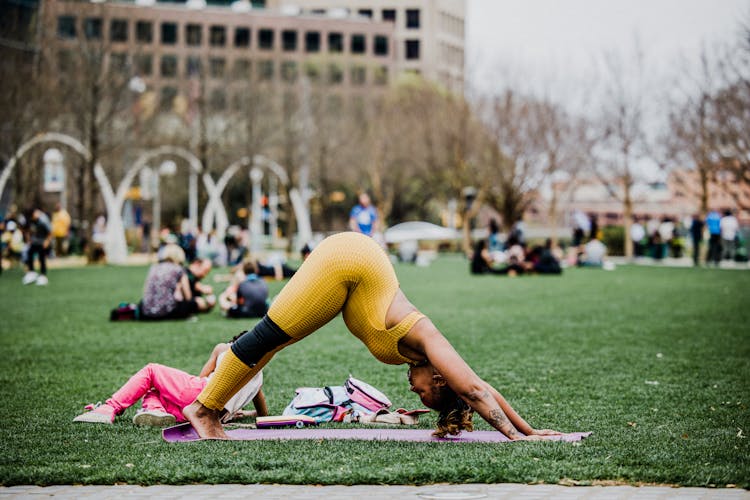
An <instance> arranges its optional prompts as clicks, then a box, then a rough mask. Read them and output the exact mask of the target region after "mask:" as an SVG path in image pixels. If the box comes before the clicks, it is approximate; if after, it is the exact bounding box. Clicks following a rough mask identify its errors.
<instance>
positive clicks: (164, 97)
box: [159, 59, 177, 111]
mask: <svg viewBox="0 0 750 500" xmlns="http://www.w3.org/2000/svg"><path fill="white" fill-rule="evenodd" d="M162 60H164V59H162ZM176 97H177V89H176V88H174V87H162V88H161V93H160V95H159V108H160V109H161V110H162V111H171V110H172V108H173V107H174V100H175V98H176Z"/></svg>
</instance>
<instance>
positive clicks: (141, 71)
mask: <svg viewBox="0 0 750 500" xmlns="http://www.w3.org/2000/svg"><path fill="white" fill-rule="evenodd" d="M133 60H134V61H135V72H136V74H137V75H140V76H150V75H151V74H152V73H153V71H154V58H153V57H152V56H151V54H136V55H135V56H133Z"/></svg>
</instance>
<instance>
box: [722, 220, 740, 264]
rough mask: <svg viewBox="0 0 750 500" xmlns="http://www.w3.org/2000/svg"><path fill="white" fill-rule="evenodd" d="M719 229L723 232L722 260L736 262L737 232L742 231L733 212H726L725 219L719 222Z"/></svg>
mask: <svg viewBox="0 0 750 500" xmlns="http://www.w3.org/2000/svg"><path fill="white" fill-rule="evenodd" d="M719 229H720V232H721V249H722V253H721V258H722V259H727V260H734V254H735V252H736V251H737V244H736V238H737V231H738V230H739V229H740V224H739V222H737V217H735V216H734V214H733V213H732V211H731V210H725V211H724V217H722V218H721V220H720V221H719Z"/></svg>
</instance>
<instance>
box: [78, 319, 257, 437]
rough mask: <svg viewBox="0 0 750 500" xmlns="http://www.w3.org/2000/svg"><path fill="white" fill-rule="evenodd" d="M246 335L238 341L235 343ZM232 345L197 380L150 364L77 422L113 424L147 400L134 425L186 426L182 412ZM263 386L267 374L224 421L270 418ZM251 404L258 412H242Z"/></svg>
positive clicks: (219, 348) (239, 397)
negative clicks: (249, 417) (129, 409)
mask: <svg viewBox="0 0 750 500" xmlns="http://www.w3.org/2000/svg"><path fill="white" fill-rule="evenodd" d="M244 333H245V332H243V333H242V334H240V335H239V336H238V337H235V338H234V339H233V341H234V340H237V339H238V338H239V337H241V336H242V335H243V334H244ZM230 345H231V344H230V343H222V344H217V345H216V347H214V349H213V351H212V352H211V356H210V357H209V358H208V361H206V364H205V365H204V366H203V369H202V370H201V371H200V373H199V374H198V375H197V376H195V375H190V374H189V373H186V372H184V371H182V370H178V369H177V368H171V367H169V366H164V365H160V364H157V363H149V364H147V365H146V366H144V367H143V368H141V369H140V370H139V371H138V372H137V373H136V374H135V375H133V376H132V377H130V380H128V381H127V382H126V383H125V385H123V386H122V387H121V388H120V389H119V390H118V391H117V392H115V393H114V394H113V395H112V397H111V398H109V399H108V400H107V401H106V402H105V403H104V404H101V403H97V404H95V405H88V406H86V409H87V410H90V411H86V412H84V413H82V414H81V415H78V416H77V417H76V418H74V419H73V421H74V422H89V423H98V424H112V423H114V420H115V416H117V415H121V414H122V413H123V412H124V411H125V409H126V408H128V407H130V406H132V405H134V404H135V403H137V402H138V400H139V399H141V398H143V403H142V404H141V406H142V407H141V408H140V409H139V410H138V412H137V413H136V414H135V416H134V417H133V423H134V424H136V425H152V426H158V427H166V426H169V425H174V424H175V423H177V422H184V421H185V417H183V416H182V409H183V408H184V407H185V406H187V405H189V404H190V403H192V402H193V401H194V400H195V398H196V396H197V395H198V394H199V393H200V392H201V391H202V390H203V388H204V387H205V386H206V384H207V383H208V381H209V380H210V379H211V377H212V376H213V373H214V371H215V369H216V367H217V366H218V365H219V364H221V362H222V360H223V359H224V354H225V353H226V351H228V350H229V347H230ZM262 385H263V373H262V372H258V374H257V375H255V376H254V377H253V378H251V379H250V381H249V382H248V383H247V384H245V386H244V387H243V388H242V389H241V390H240V391H239V392H238V393H237V394H235V395H234V396H233V397H232V399H231V400H230V401H229V403H228V404H227V405H226V407H225V410H226V412H225V413H224V414H223V416H222V421H224V422H226V421H229V420H231V419H232V418H237V417H246V416H265V415H268V408H267V407H266V398H265V395H264V394H263V390H262ZM250 400H252V402H253V405H254V406H255V411H252V412H244V411H242V407H244V406H245V405H246V404H248V403H249V402H250Z"/></svg>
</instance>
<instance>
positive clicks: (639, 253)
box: [630, 210, 746, 266]
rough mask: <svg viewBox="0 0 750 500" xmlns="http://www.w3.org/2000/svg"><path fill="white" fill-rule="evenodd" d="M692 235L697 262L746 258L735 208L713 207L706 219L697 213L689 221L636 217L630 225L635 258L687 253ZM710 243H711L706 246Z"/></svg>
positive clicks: (711, 262)
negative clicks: (714, 208)
mask: <svg viewBox="0 0 750 500" xmlns="http://www.w3.org/2000/svg"><path fill="white" fill-rule="evenodd" d="M688 238H689V241H690V243H691V244H692V245H691V247H692V248H691V253H692V258H693V264H694V265H696V266H699V265H700V264H701V262H705V263H706V264H713V265H716V266H718V265H719V263H720V262H721V261H722V260H729V261H734V260H745V259H746V253H745V252H746V251H745V249H744V246H743V244H742V239H741V233H740V224H739V221H738V220H737V217H736V216H735V215H734V213H733V211H732V210H724V211H723V213H719V211H717V210H711V211H710V212H709V213H708V214H707V215H706V217H705V218H703V217H702V216H701V215H700V214H695V215H693V216H692V217H691V218H689V220H680V219H678V218H674V217H669V216H664V217H662V218H661V219H656V218H651V219H647V220H645V219H644V218H641V217H635V218H634V221H633V224H632V225H631V228H630V239H631V241H632V242H633V250H634V252H633V253H634V256H635V257H652V258H654V259H656V260H661V259H663V258H666V257H673V258H680V257H683V256H684V255H686V251H685V250H686V248H687V246H688V244H687V243H688ZM704 242H707V246H706V245H704Z"/></svg>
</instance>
